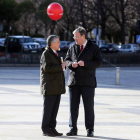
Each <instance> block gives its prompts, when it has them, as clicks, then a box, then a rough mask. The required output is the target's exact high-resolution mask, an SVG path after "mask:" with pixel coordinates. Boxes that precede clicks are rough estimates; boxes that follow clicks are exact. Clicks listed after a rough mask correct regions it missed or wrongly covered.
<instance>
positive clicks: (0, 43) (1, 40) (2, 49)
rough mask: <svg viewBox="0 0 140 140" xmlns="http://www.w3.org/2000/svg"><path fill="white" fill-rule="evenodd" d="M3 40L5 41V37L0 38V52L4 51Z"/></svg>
mask: <svg viewBox="0 0 140 140" xmlns="http://www.w3.org/2000/svg"><path fill="white" fill-rule="evenodd" d="M4 42H5V38H0V52H4V51H5V46H4Z"/></svg>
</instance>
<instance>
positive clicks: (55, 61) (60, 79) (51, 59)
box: [40, 48, 65, 96]
mask: <svg viewBox="0 0 140 140" xmlns="http://www.w3.org/2000/svg"><path fill="white" fill-rule="evenodd" d="M40 86H41V94H43V95H46V96H47V95H60V94H63V93H65V78H64V73H63V69H62V66H61V60H60V57H58V56H57V55H56V54H55V53H54V52H53V51H52V49H50V48H47V49H45V50H44V52H43V53H42V56H41V60H40Z"/></svg>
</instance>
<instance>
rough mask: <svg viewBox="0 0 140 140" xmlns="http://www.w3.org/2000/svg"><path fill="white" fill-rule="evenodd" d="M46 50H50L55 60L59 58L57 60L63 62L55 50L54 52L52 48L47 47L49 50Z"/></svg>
mask: <svg viewBox="0 0 140 140" xmlns="http://www.w3.org/2000/svg"><path fill="white" fill-rule="evenodd" d="M45 49H46V50H48V51H49V52H50V53H51V54H52V55H54V57H55V58H57V59H58V60H59V61H60V62H61V59H60V57H59V56H57V55H56V54H55V53H54V52H53V50H52V49H51V48H49V47H47V48H45Z"/></svg>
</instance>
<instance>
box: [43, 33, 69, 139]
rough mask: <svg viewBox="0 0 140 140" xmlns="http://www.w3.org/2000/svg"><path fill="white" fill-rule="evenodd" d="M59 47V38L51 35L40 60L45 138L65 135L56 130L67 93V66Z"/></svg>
mask: <svg viewBox="0 0 140 140" xmlns="http://www.w3.org/2000/svg"><path fill="white" fill-rule="evenodd" d="M59 46H60V42H59V38H58V36H56V35H50V36H49V37H48V38H47V48H46V49H45V51H44V52H43V53H42V56H41V60H40V86H41V94H42V95H43V98H44V112H43V119H42V131H43V135H44V136H52V137H55V136H61V135H63V134H62V133H58V132H57V130H56V129H55V127H56V117H57V112H58V109H59V103H60V98H61V94H64V93H65V78H64V73H63V69H64V68H65V66H66V64H65V62H61V59H60V57H59V56H58V54H57V52H56V51H57V50H59Z"/></svg>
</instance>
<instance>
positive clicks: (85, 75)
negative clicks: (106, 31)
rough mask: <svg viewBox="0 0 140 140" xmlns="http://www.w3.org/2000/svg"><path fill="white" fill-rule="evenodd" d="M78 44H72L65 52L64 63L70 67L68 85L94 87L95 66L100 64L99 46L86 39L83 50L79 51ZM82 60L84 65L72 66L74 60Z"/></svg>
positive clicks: (95, 83)
mask: <svg viewBox="0 0 140 140" xmlns="http://www.w3.org/2000/svg"><path fill="white" fill-rule="evenodd" d="M79 51H80V46H78V45H76V44H73V45H72V46H70V48H69V50H68V52H67V54H66V58H65V61H66V65H67V67H68V68H69V69H70V75H69V81H68V86H77V85H78V86H83V85H84V86H92V87H96V86H97V82H96V77H95V71H96V68H98V67H100V66H101V62H102V58H101V53H100V49H99V47H98V46H97V45H96V44H94V43H92V42H91V40H88V42H87V45H86V46H85V48H84V50H83V51H82V52H80V53H79ZM80 60H82V61H84V64H85V66H83V67H82V66H78V67H77V68H72V63H73V62H74V61H77V62H78V61H80Z"/></svg>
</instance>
